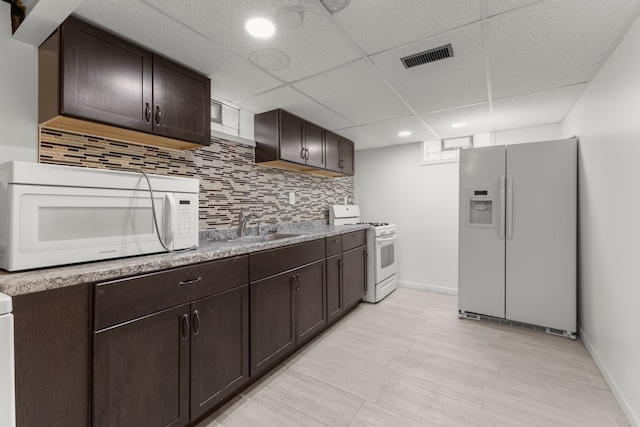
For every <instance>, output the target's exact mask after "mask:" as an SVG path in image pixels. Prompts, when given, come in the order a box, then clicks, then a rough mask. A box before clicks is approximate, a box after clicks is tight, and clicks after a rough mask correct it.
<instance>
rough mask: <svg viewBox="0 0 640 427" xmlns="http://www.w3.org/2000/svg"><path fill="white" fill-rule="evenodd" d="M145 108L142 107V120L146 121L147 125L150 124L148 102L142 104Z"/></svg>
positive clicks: (149, 106)
mask: <svg viewBox="0 0 640 427" xmlns="http://www.w3.org/2000/svg"><path fill="white" fill-rule="evenodd" d="M144 105H145V107H144V119H145V120H146V121H147V123H150V122H151V105H150V104H149V103H148V102H145V103H144Z"/></svg>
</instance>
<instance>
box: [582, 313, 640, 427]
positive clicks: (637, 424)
mask: <svg viewBox="0 0 640 427" xmlns="http://www.w3.org/2000/svg"><path fill="white" fill-rule="evenodd" d="M578 336H579V337H580V340H582V343H583V344H584V346H585V348H586V349H587V351H588V352H589V354H590V355H591V357H592V358H593V361H594V362H595V363H596V366H597V367H598V369H600V373H601V374H602V377H603V378H604V380H605V381H606V382H607V385H608V386H609V388H610V389H611V392H612V393H613V395H614V396H615V398H616V400H617V401H618V404H619V405H620V408H622V412H624V414H625V415H626V417H627V420H628V421H629V424H631V425H632V426H633V427H640V421H639V420H638V417H637V416H636V414H635V413H634V412H633V409H631V407H630V406H629V404H628V402H627V400H626V399H625V398H624V396H623V395H622V393H621V392H620V389H618V386H617V384H616V382H615V381H614V379H613V378H612V377H611V375H610V374H609V371H608V370H607V367H606V366H605V364H604V363H603V362H602V359H600V355H599V354H598V352H597V351H596V349H595V348H594V347H593V345H592V344H591V341H589V337H588V336H587V335H586V334H585V332H584V330H583V329H582V328H581V327H580V325H578Z"/></svg>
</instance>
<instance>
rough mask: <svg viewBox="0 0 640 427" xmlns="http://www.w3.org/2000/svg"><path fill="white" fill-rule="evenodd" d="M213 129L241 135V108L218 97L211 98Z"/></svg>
mask: <svg viewBox="0 0 640 427" xmlns="http://www.w3.org/2000/svg"><path fill="white" fill-rule="evenodd" d="M211 130H212V131H216V132H222V133H224V134H227V135H233V136H239V135H240V109H239V108H237V107H234V106H232V105H230V104H227V103H225V102H224V101H220V100H217V99H212V100H211Z"/></svg>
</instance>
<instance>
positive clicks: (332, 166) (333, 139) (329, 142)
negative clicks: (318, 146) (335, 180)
mask: <svg viewBox="0 0 640 427" xmlns="http://www.w3.org/2000/svg"><path fill="white" fill-rule="evenodd" d="M324 144H325V153H326V159H325V160H326V163H327V164H326V168H327V169H328V170H330V171H333V172H342V167H341V166H340V137H339V136H338V135H336V134H335V133H333V132H329V131H327V132H325V140H324Z"/></svg>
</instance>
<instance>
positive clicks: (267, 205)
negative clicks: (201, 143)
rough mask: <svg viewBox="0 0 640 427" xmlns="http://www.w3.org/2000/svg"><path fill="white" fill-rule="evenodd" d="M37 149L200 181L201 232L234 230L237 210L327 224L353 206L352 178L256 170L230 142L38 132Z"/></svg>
mask: <svg viewBox="0 0 640 427" xmlns="http://www.w3.org/2000/svg"><path fill="white" fill-rule="evenodd" d="M39 150H40V152H39V159H40V162H41V163H52V164H58V165H69V166H79V167H92V168H102V169H114V170H126V171H139V170H140V169H144V171H145V172H148V173H154V174H158V175H175V176H186V177H197V178H200V230H208V229H213V228H229V227H232V226H235V225H237V223H238V213H239V211H240V208H243V209H244V211H245V212H256V213H262V214H263V216H262V218H261V220H262V221H263V223H266V224H275V223H282V222H298V221H318V220H328V219H329V205H332V204H343V203H344V198H345V197H347V200H348V203H353V194H354V186H353V182H354V180H353V177H345V178H327V177H320V176H315V175H310V174H305V173H299V172H290V171H284V170H279V169H270V168H265V167H260V166H256V164H255V162H254V148H253V147H247V146H244V145H240V144H237V143H235V142H228V141H219V142H218V141H214V142H213V143H212V144H211V146H210V147H205V148H201V149H198V150H191V151H175V150H165V149H161V148H156V147H150V146H141V145H135V144H128V143H125V142H121V141H114V140H109V139H103V138H97V137H94V136H88V135H77V134H74V133H67V132H61V131H58V130H50V129H44V128H43V129H41V131H40V145H39ZM290 192H295V198H296V200H295V204H293V205H291V204H289V193H290Z"/></svg>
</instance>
